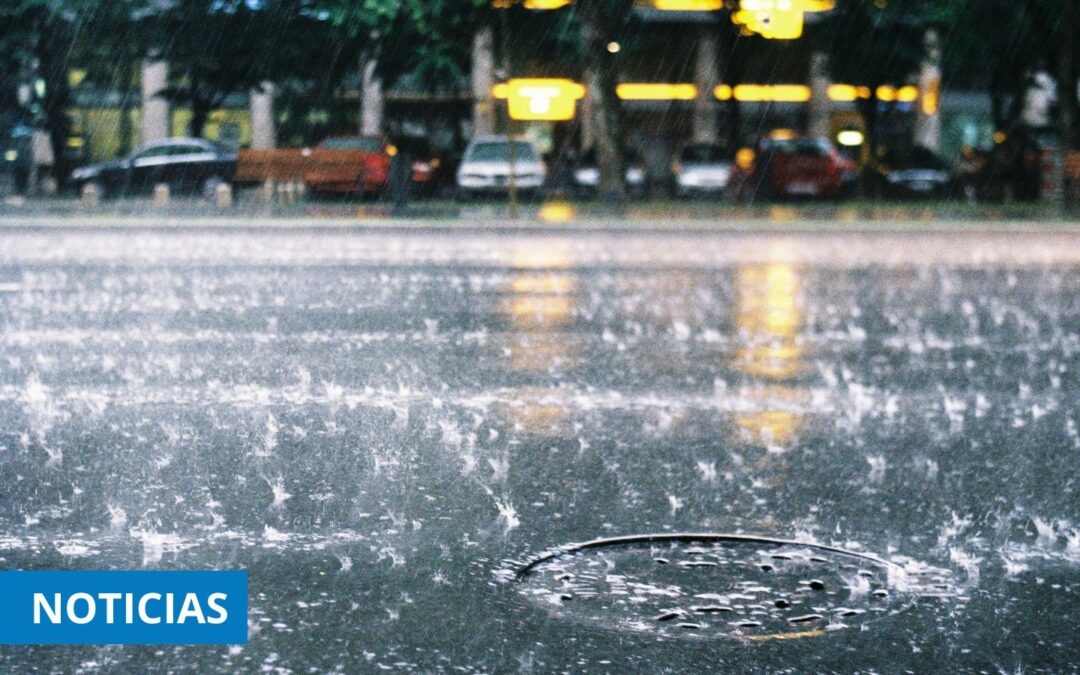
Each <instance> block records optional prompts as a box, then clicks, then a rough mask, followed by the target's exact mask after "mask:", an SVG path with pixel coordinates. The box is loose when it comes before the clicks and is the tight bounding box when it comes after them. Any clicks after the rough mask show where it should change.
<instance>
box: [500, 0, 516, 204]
mask: <svg viewBox="0 0 1080 675" xmlns="http://www.w3.org/2000/svg"><path fill="white" fill-rule="evenodd" d="M509 11H510V8H509V7H504V8H502V9H501V10H499V32H500V33H502V35H501V36H500V37H501V38H502V39H501V40H500V42H501V43H502V66H503V67H502V70H503V81H504V82H509V81H510V26H509V21H508V20H507V18H506V15H507V13H508V12H509ZM506 138H507V139H508V140H509V150H510V220H517V217H518V198H517V197H518V195H517V176H516V175H515V174H517V147H516V145H515V143H514V120H513V118H511V117H510V104H509V101H508V102H507V105H506Z"/></svg>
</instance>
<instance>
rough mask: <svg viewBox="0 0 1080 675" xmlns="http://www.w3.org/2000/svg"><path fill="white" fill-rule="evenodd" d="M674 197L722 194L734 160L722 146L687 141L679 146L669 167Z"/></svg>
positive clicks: (726, 186)
mask: <svg viewBox="0 0 1080 675" xmlns="http://www.w3.org/2000/svg"><path fill="white" fill-rule="evenodd" d="M671 172H672V187H673V191H674V193H675V195H676V196H678V197H689V196H692V195H714V196H724V195H726V194H727V191H728V185H729V184H730V183H731V176H732V174H733V172H734V161H733V159H732V157H731V155H730V153H729V152H728V151H727V149H726V148H725V147H724V146H722V145H717V144H714V143H691V144H690V145H687V146H685V147H683V149H682V150H681V151H680V152H679V154H678V156H677V158H676V159H675V162H674V163H673V164H672V167H671Z"/></svg>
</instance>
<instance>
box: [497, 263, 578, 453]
mask: <svg viewBox="0 0 1080 675" xmlns="http://www.w3.org/2000/svg"><path fill="white" fill-rule="evenodd" d="M572 262H573V261H572V257H571V256H570V253H569V251H568V250H567V248H566V247H565V246H563V245H555V244H547V243H544V242H539V243H537V244H534V245H531V246H523V247H521V248H520V249H518V250H516V251H515V252H514V254H513V257H512V258H511V265H512V267H513V268H514V270H515V271H514V272H513V273H512V274H511V276H510V279H509V282H508V284H507V287H506V291H507V294H506V296H505V297H504V298H503V299H502V302H501V304H500V306H499V311H500V312H501V313H502V314H503V316H505V317H507V318H508V319H509V320H510V326H509V328H508V329H507V331H506V333H505V334H503V335H502V339H501V340H499V342H498V343H497V344H498V346H499V349H500V351H501V354H502V358H503V359H504V363H505V367H506V368H507V369H508V370H511V371H513V372H522V373H542V372H550V371H552V370H555V369H560V368H567V367H570V366H572V365H573V364H574V363H575V362H576V361H577V354H578V351H579V349H580V341H579V339H578V337H577V335H576V334H574V333H573V332H572V331H569V330H568V328H569V326H570V325H571V324H572V323H573V320H574V312H575V309H576V307H577V302H578V299H577V298H578V292H579V279H578V276H577V275H576V274H574V273H573V272H571V271H569V270H568V269H567V268H569V267H570V266H571V265H572ZM570 409H571V406H570V404H569V402H568V401H567V400H566V394H565V392H560V391H559V390H558V389H556V388H544V387H539V388H538V387H528V386H526V387H520V388H517V389H515V390H514V394H513V398H512V400H511V401H510V402H508V403H507V404H506V405H504V406H502V407H501V413H502V414H503V415H505V416H506V418H507V420H508V421H509V422H511V423H512V424H514V425H515V426H516V427H518V428H520V429H521V430H523V431H525V432H528V433H533V434H539V435H544V436H559V437H562V436H566V435H568V434H570V433H572V432H573V430H572V428H570V425H569V424H567V423H566V419H567V417H568V415H569V411H570Z"/></svg>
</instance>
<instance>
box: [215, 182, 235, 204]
mask: <svg viewBox="0 0 1080 675" xmlns="http://www.w3.org/2000/svg"><path fill="white" fill-rule="evenodd" d="M214 203H215V204H216V205H217V207H218V208H219V209H228V208H232V205H233V190H232V185H230V184H229V183H221V184H219V185H218V186H217V188H216V189H215V190H214Z"/></svg>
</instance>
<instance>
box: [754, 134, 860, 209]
mask: <svg viewBox="0 0 1080 675" xmlns="http://www.w3.org/2000/svg"><path fill="white" fill-rule="evenodd" d="M751 174H752V175H751V177H750V179H749V180H748V181H747V186H748V187H749V188H750V189H751V190H752V191H753V193H754V194H753V196H754V197H755V198H758V199H761V198H764V199H769V198H777V199H784V198H825V199H838V198H840V197H845V196H847V195H849V194H851V192H852V191H853V190H854V187H855V179H856V173H855V164H854V162H852V161H851V160H849V159H847V158H846V157H844V156H842V155H841V154H840V153H839V152H837V150H836V148H835V147H834V146H833V144H832V143H830V142H829V141H828V140H827V139H825V138H814V137H798V136H783V137H770V138H766V139H764V140H762V141H761V142H760V143H759V144H758V149H757V153H756V158H755V160H754V163H753V166H752V169H751Z"/></svg>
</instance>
